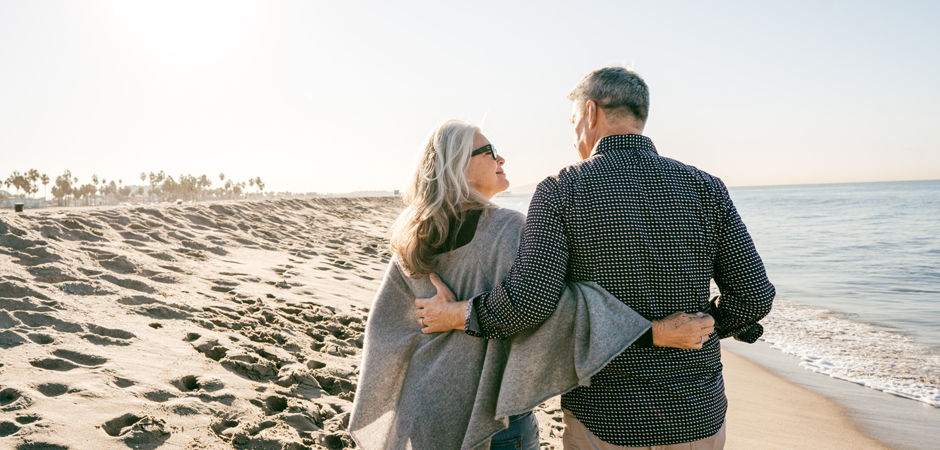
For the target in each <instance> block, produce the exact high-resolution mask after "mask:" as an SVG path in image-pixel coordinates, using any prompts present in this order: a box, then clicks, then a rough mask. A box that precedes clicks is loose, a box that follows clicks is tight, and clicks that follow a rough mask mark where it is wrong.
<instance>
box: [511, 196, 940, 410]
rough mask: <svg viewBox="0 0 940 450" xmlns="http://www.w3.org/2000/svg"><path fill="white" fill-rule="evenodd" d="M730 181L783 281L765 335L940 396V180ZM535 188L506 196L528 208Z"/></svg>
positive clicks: (836, 370)
mask: <svg viewBox="0 0 940 450" xmlns="http://www.w3.org/2000/svg"><path fill="white" fill-rule="evenodd" d="M729 191H730V193H731V198H732V200H733V201H734V203H735V206H736V207H737V209H738V212H739V214H740V215H741V218H742V219H743V220H744V223H745V224H746V225H747V227H748V230H749V231H750V233H751V236H752V237H753V239H754V244H755V246H756V247H757V250H758V252H759V253H760V255H761V257H762V259H763V261H764V265H765V266H766V269H767V274H768V276H769V277H770V280H771V282H772V283H773V284H774V286H776V288H777V297H776V300H775V302H774V310H773V312H771V314H770V315H769V316H768V317H767V318H765V319H764V320H763V321H762V322H761V323H763V324H764V327H765V333H764V336H763V338H762V339H763V340H765V341H766V342H767V343H769V344H771V345H772V346H773V347H774V348H776V349H778V350H781V351H783V352H786V353H789V354H792V355H795V356H797V357H799V358H800V361H801V363H800V364H801V365H802V366H803V367H805V368H806V369H809V370H812V371H815V372H819V373H823V374H827V375H829V376H831V377H834V378H838V379H842V380H846V381H850V382H853V383H857V384H861V385H864V386H868V387H870V388H873V389H877V390H880V391H884V392H886V393H890V394H894V395H898V396H901V397H907V398H910V399H913V400H917V401H921V402H924V403H926V404H929V405H932V406H935V407H940V326H938V325H940V180H938V181H911V182H886V183H851V184H824V185H795V186H761V187H737V188H729ZM530 200H531V195H527V196H506V197H497V198H496V201H497V203H499V204H500V205H501V206H503V207H506V208H511V209H515V210H518V211H521V212H523V213H525V212H526V210H527V209H528V204H529V201H530Z"/></svg>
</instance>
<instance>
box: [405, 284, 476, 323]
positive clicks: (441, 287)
mask: <svg viewBox="0 0 940 450" xmlns="http://www.w3.org/2000/svg"><path fill="white" fill-rule="evenodd" d="M429 277H430V278H431V283H432V284H433V285H434V287H435V288H437V294H436V295H435V296H434V297H431V298H419V299H417V300H415V305H416V306H417V307H418V324H420V325H421V332H422V333H424V334H430V333H440V332H442V331H450V330H462V329H463V327H464V322H465V321H466V312H465V311H466V308H467V302H458V301H457V297H455V296H454V293H453V292H451V290H450V288H449V287H447V285H446V284H444V281H443V280H441V277H439V276H437V274H433V273H432V274H431V275H429Z"/></svg>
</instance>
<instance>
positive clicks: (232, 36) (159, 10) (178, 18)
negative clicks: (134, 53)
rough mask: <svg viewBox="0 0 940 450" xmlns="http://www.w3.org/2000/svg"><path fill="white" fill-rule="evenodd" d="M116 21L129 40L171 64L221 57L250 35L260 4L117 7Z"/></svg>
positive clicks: (184, 3) (171, 3) (134, 4)
mask: <svg viewBox="0 0 940 450" xmlns="http://www.w3.org/2000/svg"><path fill="white" fill-rule="evenodd" d="M113 5H114V6H113V8H114V11H115V13H116V14H115V20H116V21H118V24H117V25H118V26H119V27H123V28H124V29H125V32H126V34H127V35H128V37H129V38H131V39H136V40H137V41H138V42H139V43H140V45H142V46H143V47H144V48H146V49H147V50H150V51H153V52H154V53H156V54H158V55H159V56H161V57H163V58H165V59H167V60H168V61H169V62H173V63H176V64H182V65H189V64H199V63H204V62H209V61H212V60H216V59H220V58H224V57H225V56H227V55H230V54H232V53H234V52H236V51H237V50H238V48H239V44H240V43H241V42H243V41H244V40H245V39H246V38H247V37H248V36H249V35H250V33H251V31H252V29H253V27H254V23H255V21H256V19H257V18H258V10H259V9H261V6H260V5H261V4H259V3H255V2H246V1H199V2H192V1H180V0H171V1H161V2H136V1H135V2H117V3H114V4H113Z"/></svg>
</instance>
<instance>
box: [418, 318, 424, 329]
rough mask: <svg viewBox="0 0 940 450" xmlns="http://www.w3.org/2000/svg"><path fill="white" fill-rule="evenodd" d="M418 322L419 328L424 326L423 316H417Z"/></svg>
mask: <svg viewBox="0 0 940 450" xmlns="http://www.w3.org/2000/svg"><path fill="white" fill-rule="evenodd" d="M418 323H420V324H421V328H424V317H419V318H418Z"/></svg>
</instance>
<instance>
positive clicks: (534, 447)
mask: <svg viewBox="0 0 940 450" xmlns="http://www.w3.org/2000/svg"><path fill="white" fill-rule="evenodd" d="M513 419H514V420H513ZM490 450H539V421H538V420H536V419H535V414H532V412H531V411H529V412H527V413H525V414H522V415H520V416H515V417H510V420H509V428H506V429H505V430H503V431H500V432H499V433H496V434H495V435H494V436H493V439H492V440H490Z"/></svg>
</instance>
